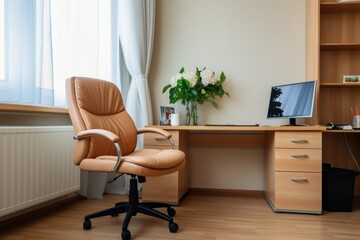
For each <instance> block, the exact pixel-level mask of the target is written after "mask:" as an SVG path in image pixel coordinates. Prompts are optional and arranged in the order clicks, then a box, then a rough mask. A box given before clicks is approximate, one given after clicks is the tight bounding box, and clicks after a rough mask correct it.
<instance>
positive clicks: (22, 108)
mask: <svg viewBox="0 0 360 240" xmlns="http://www.w3.org/2000/svg"><path fill="white" fill-rule="evenodd" d="M0 112H21V113H51V114H68V110H67V109H66V108H57V107H44V106H37V105H25V104H12V103H0Z"/></svg>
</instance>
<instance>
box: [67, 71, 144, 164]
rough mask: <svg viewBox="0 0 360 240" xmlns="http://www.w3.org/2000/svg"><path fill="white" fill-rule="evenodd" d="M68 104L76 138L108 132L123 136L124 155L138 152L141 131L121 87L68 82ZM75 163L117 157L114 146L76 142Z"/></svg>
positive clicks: (93, 139) (75, 80)
mask: <svg viewBox="0 0 360 240" xmlns="http://www.w3.org/2000/svg"><path fill="white" fill-rule="evenodd" d="M66 100H67V104H68V111H69V115H70V118H71V122H72V124H73V127H74V133H75V135H76V134H77V133H78V132H80V131H83V130H88V129H105V130H108V131H111V132H113V133H114V134H116V135H118V136H119V138H120V139H119V144H120V147H121V153H122V155H127V154H129V153H131V152H133V151H134V150H135V147H136V142H137V129H136V126H135V124H134V122H133V120H132V119H131V117H130V115H129V114H128V113H127V112H126V110H125V106H124V103H123V100H122V97H121V93H120V91H119V89H118V87H117V86H116V85H115V84H114V83H112V82H108V81H104V80H98V79H93V78H84V77H71V78H69V79H67V80H66ZM74 144H75V145H74V162H75V164H79V163H80V162H81V160H82V159H84V158H95V157H97V156H101V155H116V150H115V147H114V144H113V143H112V142H111V141H109V140H107V139H106V138H103V137H91V138H90V139H88V140H81V141H74Z"/></svg>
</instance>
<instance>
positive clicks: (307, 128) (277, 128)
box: [149, 125, 326, 131]
mask: <svg viewBox="0 0 360 240" xmlns="http://www.w3.org/2000/svg"><path fill="white" fill-rule="evenodd" d="M149 127H157V128H161V129H165V130H169V131H170V130H188V131H325V130H326V126H232V125H229V126H169V125H153V126H149Z"/></svg>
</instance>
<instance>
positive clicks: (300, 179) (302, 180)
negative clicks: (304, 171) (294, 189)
mask: <svg viewBox="0 0 360 240" xmlns="http://www.w3.org/2000/svg"><path fill="white" fill-rule="evenodd" d="M290 180H291V181H293V182H307V181H308V180H307V179H306V178H291V179H290Z"/></svg>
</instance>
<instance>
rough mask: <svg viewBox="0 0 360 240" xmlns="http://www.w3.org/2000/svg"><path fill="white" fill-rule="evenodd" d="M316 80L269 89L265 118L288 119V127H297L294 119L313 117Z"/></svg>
mask: <svg viewBox="0 0 360 240" xmlns="http://www.w3.org/2000/svg"><path fill="white" fill-rule="evenodd" d="M315 90H316V80H313V81H306V82H298V83H291V84H284V85H278V86H273V87H271V93H270V101H269V109H268V114H267V118H268V119H269V118H288V119H289V125H288V126H297V124H296V118H309V117H312V115H313V109H314V101H315V92H316V91H315Z"/></svg>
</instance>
